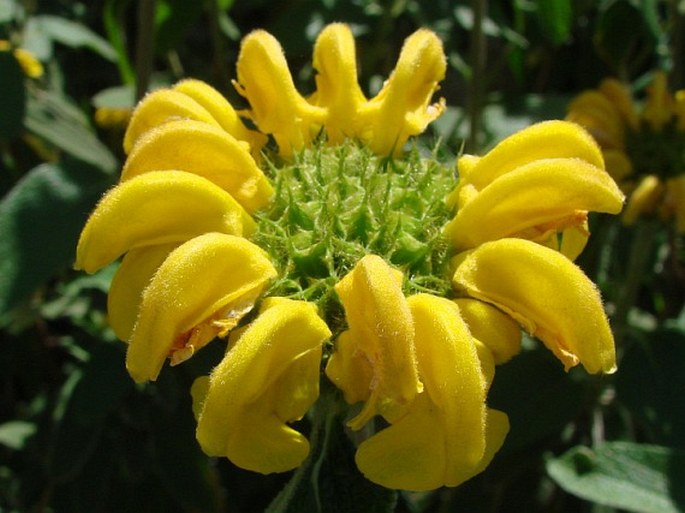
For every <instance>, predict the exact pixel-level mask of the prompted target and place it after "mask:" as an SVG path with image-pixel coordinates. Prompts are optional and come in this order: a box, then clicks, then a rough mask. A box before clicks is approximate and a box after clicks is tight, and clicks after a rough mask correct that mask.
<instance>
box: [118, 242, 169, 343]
mask: <svg viewBox="0 0 685 513" xmlns="http://www.w3.org/2000/svg"><path fill="white" fill-rule="evenodd" d="M177 246H178V244H161V245H158V246H148V247H145V248H140V249H132V250H131V251H129V252H128V253H127V254H126V256H125V257H124V259H123V261H122V262H121V265H120V266H119V269H117V272H116V274H115V275H114V278H113V279H112V284H111V285H110V287H109V293H108V295H107V316H108V321H109V325H110V326H111V327H112V329H113V330H114V333H115V334H116V336H117V337H119V339H120V340H123V341H124V342H128V341H129V339H130V338H131V334H132V333H133V326H134V325H135V323H136V318H137V317H138V307H139V306H140V300H141V298H142V295H143V291H144V290H145V288H146V287H147V286H148V285H149V284H150V280H152V276H153V275H154V274H155V272H157V269H158V268H159V266H160V265H162V262H164V260H165V259H166V257H167V256H168V255H169V253H171V250H173V249H174V248H176V247H177Z"/></svg>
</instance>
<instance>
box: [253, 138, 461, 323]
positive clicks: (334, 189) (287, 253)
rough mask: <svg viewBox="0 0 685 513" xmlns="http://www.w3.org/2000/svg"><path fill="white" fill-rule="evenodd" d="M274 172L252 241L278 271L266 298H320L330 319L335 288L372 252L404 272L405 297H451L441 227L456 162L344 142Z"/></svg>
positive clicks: (446, 215) (313, 150)
mask: <svg viewBox="0 0 685 513" xmlns="http://www.w3.org/2000/svg"><path fill="white" fill-rule="evenodd" d="M267 172H268V173H269V174H270V175H271V176H270V178H271V180H272V183H273V184H274V188H275V190H276V194H275V198H276V199H275V200H274V203H273V204H272V205H271V207H270V208H269V209H268V210H266V211H264V212H261V213H260V214H258V215H257V222H258V224H259V228H258V230H257V235H256V241H255V242H256V243H257V244H258V245H260V246H261V247H262V248H264V249H265V250H266V251H267V252H268V253H269V255H270V257H271V259H272V261H273V262H274V264H275V265H276V267H277V269H278V271H279V276H280V278H279V279H278V280H277V281H276V282H275V283H274V285H273V286H272V289H271V290H270V291H269V295H281V296H286V297H293V298H298V299H306V300H308V301H313V302H316V303H318V304H319V306H320V307H321V311H322V312H326V313H327V314H328V311H329V310H331V307H332V306H333V310H335V307H334V305H331V304H330V303H331V302H333V303H337V300H336V299H335V297H334V296H335V294H334V293H333V287H334V285H335V284H336V283H337V282H338V281H339V279H340V278H341V277H342V276H344V275H345V274H347V273H348V272H349V271H350V270H351V269H352V267H353V266H354V265H355V264H356V263H357V262H358V261H359V260H360V259H361V258H362V257H363V256H364V255H367V254H376V255H379V256H381V257H383V258H384V259H385V260H386V261H387V262H390V263H391V264H393V265H395V266H397V267H399V268H401V269H402V270H403V271H405V274H406V276H407V279H406V280H405V284H404V288H405V293H408V294H410V293H416V292H418V291H422V292H430V293H433V294H436V295H439V296H446V295H448V294H449V292H450V290H451V286H450V283H449V280H448V279H447V273H446V266H447V265H448V262H447V261H448V244H447V241H446V240H445V239H444V237H443V235H442V228H443V226H444V225H445V223H446V222H447V221H448V220H449V218H450V210H449V209H448V207H447V206H446V204H445V198H446V196H447V194H448V193H449V192H450V190H451V189H452V188H453V187H454V185H455V183H456V178H455V171H454V167H453V165H447V164H444V163H440V162H439V161H438V160H437V158H436V157H435V156H433V157H432V158H426V157H425V156H422V155H420V153H419V150H417V149H414V150H412V151H411V152H410V153H409V154H408V155H406V156H405V157H404V158H403V159H401V160H398V159H392V158H389V157H385V158H381V157H378V156H376V155H374V154H373V153H372V152H371V151H370V150H369V149H368V148H366V147H363V146H359V145H357V144H355V143H353V142H347V143H345V144H343V145H341V146H336V147H330V146H327V145H325V144H315V145H314V146H313V147H312V148H308V149H306V150H304V151H302V152H301V153H299V154H297V155H296V156H295V157H294V159H293V161H292V162H290V163H289V164H286V165H280V163H279V166H278V168H276V167H274V166H270V169H269V170H267Z"/></svg>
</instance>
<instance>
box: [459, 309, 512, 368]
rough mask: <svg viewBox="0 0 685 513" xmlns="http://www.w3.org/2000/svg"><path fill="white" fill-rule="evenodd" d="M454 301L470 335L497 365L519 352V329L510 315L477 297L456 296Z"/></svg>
mask: <svg viewBox="0 0 685 513" xmlns="http://www.w3.org/2000/svg"><path fill="white" fill-rule="evenodd" d="M454 302H455V303H456V305H457V306H458V307H459V311H460V312H461V317H462V318H463V319H464V321H465V322H466V324H467V325H468V327H469V331H470V332H471V335H473V336H474V337H475V338H477V339H478V340H479V341H480V342H482V343H483V344H484V345H485V346H486V347H487V348H488V349H489V350H490V351H491V352H492V356H493V357H494V360H495V363H496V364H497V365H500V364H502V363H505V362H508V361H509V360H511V359H512V358H513V357H514V356H516V355H517V354H518V353H519V351H520V350H521V330H520V328H519V326H518V324H517V323H516V322H515V321H514V320H513V319H512V318H511V317H509V316H508V315H507V314H505V313H504V312H502V311H501V310H498V309H497V308H495V307H494V306H492V305H490V304H488V303H484V302H483V301H479V300H477V299H471V298H458V299H455V300H454Z"/></svg>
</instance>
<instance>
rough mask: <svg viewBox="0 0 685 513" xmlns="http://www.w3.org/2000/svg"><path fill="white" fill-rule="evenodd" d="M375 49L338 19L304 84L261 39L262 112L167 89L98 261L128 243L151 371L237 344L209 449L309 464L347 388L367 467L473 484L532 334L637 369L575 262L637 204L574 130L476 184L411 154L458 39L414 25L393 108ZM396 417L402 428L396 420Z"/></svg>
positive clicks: (135, 317) (211, 419) (127, 143)
mask: <svg viewBox="0 0 685 513" xmlns="http://www.w3.org/2000/svg"><path fill="white" fill-rule="evenodd" d="M355 62H356V56H355V45H354V40H353V38H352V35H351V32H350V29H349V28H348V27H347V26H346V25H343V24H333V25H329V26H327V27H326V28H325V29H324V30H323V32H322V33H321V34H320V35H319V37H318V39H317V41H316V45H315V48H314V68H315V70H316V73H317V75H316V90H315V92H314V93H313V94H312V95H310V96H309V97H304V96H302V95H301V94H300V93H299V92H298V91H297V89H296V88H295V86H294V83H293V79H292V77H291V75H290V72H289V70H288V67H287V63H286V60H285V57H284V55H283V52H282V50H281V47H280V45H279V44H278V42H277V41H276V40H275V39H274V38H273V37H272V36H271V35H269V34H267V33H266V32H264V31H261V30H258V31H255V32H252V33H251V34H249V35H248V36H247V37H246V38H245V39H244V40H243V43H242V46H241V52H240V56H239V58H238V73H237V79H236V81H235V86H236V88H237V90H238V91H239V92H240V94H242V95H243V96H244V97H245V98H246V99H247V101H248V102H249V109H247V110H245V111H236V110H234V109H233V107H232V106H231V105H230V104H229V103H228V102H227V101H226V100H225V99H224V98H223V97H222V96H221V95H220V94H219V93H218V92H216V91H215V90H214V89H212V88H211V87H210V86H208V85H206V84H204V83H202V82H199V81H195V80H186V81H183V82H181V83H179V84H177V85H175V86H173V87H171V88H168V89H162V90H159V91H155V92H153V93H150V94H148V96H146V97H145V98H144V99H143V100H142V102H141V103H140V104H139V105H138V107H137V108H136V110H135V111H134V113H133V116H132V119H131V122H130V125H129V127H128V130H127V132H126V136H125V140H124V147H125V150H126V152H127V153H128V158H127V161H126V163H125V165H124V169H123V172H122V176H121V182H120V184H119V185H117V186H116V187H114V188H113V189H112V190H111V191H109V192H108V193H107V194H106V195H105V196H104V197H103V198H102V200H101V201H100V203H99V204H98V206H97V207H96V209H95V211H94V212H93V214H92V215H91V217H90V219H89V220H88V223H87V224H86V226H85V228H84V229H83V233H82V235H81V239H80V241H79V245H78V250H77V260H76V267H78V268H80V269H84V270H86V271H87V272H95V271H97V270H98V269H100V268H102V267H103V266H106V265H108V264H110V263H112V262H114V261H115V260H117V259H118V258H119V257H120V256H122V255H124V257H123V261H122V262H121V264H120V266H119V268H118V270H117V272H116V276H115V277H114V280H113V282H112V285H111V290H110V294H109V305H108V308H109V318H110V322H111V325H112V327H113V329H114V331H115V332H116V333H117V335H118V336H119V337H120V338H121V339H122V340H124V341H126V342H127V343H128V353H127V358H126V362H127V368H128V370H129V372H130V374H131V376H132V377H133V379H134V380H135V381H137V382H141V383H142V382H145V381H148V380H154V379H156V378H157V376H158V374H159V372H160V370H161V369H162V368H163V365H164V362H165V360H166V359H167V358H168V359H170V361H171V364H172V365H175V364H178V363H181V362H182V361H184V360H186V359H188V358H190V357H191V356H192V355H193V354H194V353H195V352H196V351H198V350H200V349H201V348H202V347H203V346H204V345H206V344H207V343H209V342H210V341H211V340H212V339H214V338H216V337H219V338H222V337H228V344H227V350H226V354H225V357H224V359H223V361H222V362H221V363H219V364H218V365H217V367H216V368H215V369H214V370H213V372H212V373H211V375H210V376H208V377H204V378H199V379H198V380H197V381H196V382H195V385H194V386H193V390H192V394H193V398H194V410H195V415H196V417H197V422H198V426H197V438H198V440H199V443H200V445H201V446H202V448H203V449H204V450H205V452H207V454H210V455H213V456H225V457H227V458H229V459H230V460H231V461H233V462H234V463H235V464H236V465H239V466H241V467H243V468H246V469H250V470H254V471H258V472H263V473H270V472H281V471H285V470H289V469H292V468H294V467H297V466H298V465H300V464H301V463H302V462H303V460H304V459H305V458H306V457H307V455H308V452H309V444H308V441H307V440H306V438H305V437H304V436H303V435H302V434H301V433H299V432H297V431H295V430H294V429H293V428H292V427H290V426H289V423H291V422H292V421H295V420H297V419H300V418H302V417H303V416H305V415H306V414H307V412H308V410H309V409H310V407H311V405H312V404H313V403H314V402H315V401H317V398H318V396H319V383H320V379H328V380H330V381H331V382H332V383H333V384H334V385H335V386H337V387H338V388H339V389H340V390H341V392H342V396H343V398H344V400H345V401H346V402H347V403H349V404H350V405H359V407H358V408H356V407H355V409H353V410H351V411H354V413H351V414H350V419H349V422H348V426H349V427H350V428H351V429H352V430H356V431H359V430H361V429H362V428H364V432H365V433H370V436H368V437H367V438H366V439H365V440H363V441H362V442H361V443H360V444H359V446H358V448H357V453H356V462H357V465H358V467H359V469H360V470H361V472H363V473H364V475H365V476H366V477H367V478H368V479H370V480H371V481H374V482H376V483H379V484H381V485H383V486H386V487H389V488H401V489H408V490H429V489H434V488H437V487H440V486H443V485H446V486H456V485H458V484H459V483H461V482H463V481H465V480H467V479H469V478H470V477H472V476H473V475H475V474H477V473H479V472H481V471H482V470H483V469H484V468H485V467H486V466H487V465H488V463H489V462H490V460H491V459H492V458H493V456H494V454H495V453H496V452H497V450H498V449H499V448H500V446H501V445H502V443H503V441H504V438H505V436H506V433H507V431H508V420H507V416H506V415H505V414H504V413H502V412H499V411H495V410H492V409H490V408H488V407H487V405H486V396H487V391H488V389H489V387H490V384H491V383H492V380H493V378H494V373H495V366H496V365H499V364H502V363H505V362H506V361H508V360H509V359H511V358H512V357H513V356H514V355H516V354H517V353H518V351H519V350H520V338H521V333H520V327H523V328H524V329H525V330H526V331H527V332H529V333H530V334H531V335H534V336H536V337H538V338H539V339H540V340H542V341H543V343H544V344H545V345H546V346H547V347H549V348H550V350H551V351H552V352H553V353H554V354H555V355H556V356H557V357H558V358H559V359H560V360H561V362H562V363H563V365H564V366H565V367H566V368H570V367H572V366H574V365H576V364H578V363H580V364H582V365H583V366H584V367H585V368H586V369H587V370H588V371H589V372H592V373H600V372H613V371H614V370H615V353H614V342H613V338H612V335H611V332H610V330H609V326H608V323H607V319H606V316H605V314H604V312H603V308H602V303H601V299H600V296H599V293H598V291H597V290H596V288H595V286H594V285H593V284H592V283H591V282H590V280H589V279H588V278H587V277H586V276H585V275H584V274H583V272H582V271H581V270H580V269H579V268H578V267H577V266H576V265H575V264H574V263H573V262H572V258H573V257H575V256H576V255H577V254H578V253H579V252H580V251H581V250H582V247H583V246H584V244H585V241H586V240H587V237H588V230H587V222H586V221H587V215H588V212H589V211H599V212H610V213H617V212H619V211H620V210H621V207H622V202H623V195H622V193H621V192H620V190H619V189H618V188H617V186H616V184H615V183H614V182H613V180H612V179H611V178H610V177H609V175H608V174H607V173H606V172H605V171H604V161H603V158H602V154H601V152H600V150H599V148H598V147H597V145H596V144H595V142H594V141H593V140H592V138H591V137H590V136H589V135H588V134H587V133H586V132H584V131H583V130H582V129H581V128H580V127H578V126H577V125H574V124H571V123H567V122H563V121H550V122H547V123H542V124H539V125H535V126H533V127H531V128H529V129H527V130H524V131H522V132H520V133H518V134H515V135H513V136H511V137H510V138H508V139H506V140H504V141H503V142H501V143H500V144H499V145H498V146H497V147H495V148H494V149H493V150H492V151H490V152H489V153H488V154H487V155H485V156H483V157H482V158H479V157H475V156H470V155H464V156H462V157H460V159H459V161H458V164H457V167H458V172H459V175H460V178H459V182H458V183H457V180H456V177H455V173H454V169H453V167H452V166H447V165H443V164H441V163H439V162H437V161H435V160H434V159H431V158H421V157H419V154H418V152H417V151H413V152H411V153H409V154H408V155H407V156H405V155H404V154H403V148H404V145H405V142H406V141H407V140H408V138H409V137H410V136H412V135H416V134H419V133H421V132H422V131H423V130H424V129H425V128H426V126H427V125H428V123H430V122H431V121H433V120H434V119H435V118H436V117H438V116H439V115H440V113H441V112H442V111H443V109H444V103H443V102H442V101H440V102H438V103H431V97H432V95H433V93H434V92H435V91H436V89H437V85H438V82H439V81H440V80H441V79H442V78H443V76H444V74H445V69H446V64H445V56H444V53H443V50H442V45H441V43H440V41H439V39H438V38H437V37H436V35H435V34H433V33H432V32H430V31H428V30H419V31H417V32H415V33H414V34H413V35H411V36H410V37H409V38H408V39H407V40H406V42H405V44H404V47H403V48H402V51H401V54H400V57H399V60H398V62H397V65H396V67H395V70H394V71H393V73H392V74H391V76H390V77H389V79H388V80H387V82H386V83H385V85H384V86H383V88H382V90H381V91H380V92H379V93H378V94H377V95H376V96H375V97H373V98H371V99H367V98H366V97H365V96H364V94H363V93H362V91H361V89H360V87H359V85H358V83H357V70H356V64H355ZM242 117H247V118H249V119H250V120H251V122H252V123H253V124H254V126H255V127H256V128H257V130H253V129H251V128H248V127H246V126H245V125H244V124H243V121H242V119H241V118H242ZM267 136H269V137H270V138H271V140H272V142H274V143H275V144H276V145H277V152H278V155H275V154H274V153H273V152H272V151H271V150H270V149H269V148H270V147H269V146H265V144H266V143H267ZM389 157H390V158H389ZM455 211H456V214H455ZM322 356H323V357H325V361H326V365H325V371H324V374H325V377H324V376H322V374H321V371H320V365H321V361H322ZM341 399H342V398H341ZM376 416H380V417H382V418H383V419H384V421H385V425H386V427H385V428H384V429H380V430H379V431H377V432H375V433H374V432H373V429H371V427H372V426H373V425H375V423H374V418H375V417H376Z"/></svg>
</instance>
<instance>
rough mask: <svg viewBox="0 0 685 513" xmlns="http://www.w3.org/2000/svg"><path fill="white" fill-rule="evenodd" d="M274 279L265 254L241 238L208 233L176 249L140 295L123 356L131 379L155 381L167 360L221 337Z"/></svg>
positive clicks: (184, 355)
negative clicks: (129, 339) (126, 349)
mask: <svg viewBox="0 0 685 513" xmlns="http://www.w3.org/2000/svg"><path fill="white" fill-rule="evenodd" d="M275 276H276V271H275V269H274V268H273V266H272V265H271V262H270V261H269V259H268V257H267V256H266V254H265V253H264V252H263V251H262V250H261V249H260V248H259V247H258V246H256V245H254V244H252V243H251V242H248V241H247V240H245V239H243V238H241V237H235V236H232V235H225V234H219V233H207V234H204V235H200V236H198V237H195V238H194V239H191V240H189V241H188V242H186V243H185V244H182V245H181V246H179V247H178V248H177V249H175V250H174V251H172V252H171V253H170V254H169V256H168V257H167V258H166V260H164V263H163V264H162V265H161V266H160V267H159V269H158V270H157V273H156V274H155V275H154V277H153V279H152V281H151V282H150V284H149V285H148V287H147V288H146V289H145V291H144V292H143V297H142V301H141V303H140V309H139V314H138V320H137V322H136V325H135V328H134V330H133V335H132V337H131V341H130V343H129V346H128V352H127V354H126V367H127V369H128V371H129V374H131V377H132V378H133V379H134V380H135V381H136V382H143V381H147V380H155V379H156V378H157V375H158V374H159V371H160V370H161V368H162V366H163V364H164V360H165V359H166V357H167V356H170V357H171V358H172V363H180V362H181V361H183V360H184V359H187V358H189V357H191V356H192V354H193V352H194V351H197V350H198V349H200V348H201V347H202V346H204V345H206V344H207V343H208V342H209V341H211V340H212V339H213V338H214V337H216V336H225V335H226V334H227V333H228V331H230V330H231V329H232V328H234V327H235V326H236V325H237V324H238V322H239V321H240V319H241V318H242V317H243V315H245V314H246V313H247V312H249V311H250V310H251V309H252V307H253V305H254V302H255V301H256V300H257V298H258V297H259V295H260V294H261V292H262V289H263V288H264V286H265V285H266V284H267V283H268V282H269V281H270V280H271V279H272V278H274V277H275ZM177 353H178V354H177Z"/></svg>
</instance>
